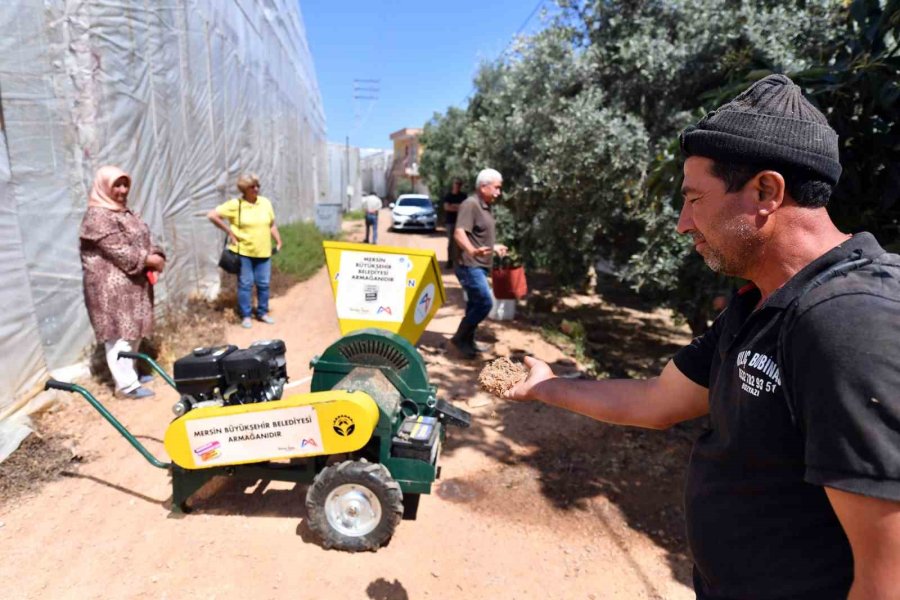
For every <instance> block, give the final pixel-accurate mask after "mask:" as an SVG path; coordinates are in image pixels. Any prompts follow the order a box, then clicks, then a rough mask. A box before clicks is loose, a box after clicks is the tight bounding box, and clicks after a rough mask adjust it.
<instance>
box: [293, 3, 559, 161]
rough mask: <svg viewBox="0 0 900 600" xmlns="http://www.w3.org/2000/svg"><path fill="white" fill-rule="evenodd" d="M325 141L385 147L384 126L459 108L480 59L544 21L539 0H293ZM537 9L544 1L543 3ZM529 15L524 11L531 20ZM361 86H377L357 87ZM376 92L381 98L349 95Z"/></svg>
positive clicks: (393, 127) (388, 129) (419, 121)
mask: <svg viewBox="0 0 900 600" xmlns="http://www.w3.org/2000/svg"><path fill="white" fill-rule="evenodd" d="M299 1H300V10H301V12H302V14H303V20H304V23H305V25H306V37H307V41H308V43H309V47H310V52H311V53H312V57H313V63H314V64H315V68H316V77H317V79H318V82H319V90H320V92H321V94H322V103H323V105H324V109H325V120H326V127H327V131H328V140H329V141H332V142H341V143H343V142H344V141H345V137H346V136H349V137H350V145H351V146H358V147H362V148H390V147H391V141H390V137H389V136H390V134H391V133H393V132H394V131H397V130H398V129H402V128H404V127H422V126H423V125H424V124H425V122H426V121H428V120H429V119H430V118H431V117H432V116H433V114H434V113H435V112H444V111H446V110H447V108H448V107H449V106H460V107H462V106H465V104H466V99H467V98H468V96H469V95H470V94H471V93H472V80H473V77H474V75H475V73H476V71H477V69H478V65H479V64H480V63H481V62H482V61H485V60H487V61H491V60H494V59H496V58H497V57H499V56H500V55H502V53H503V52H504V50H506V48H507V46H508V45H509V43H510V41H511V40H512V39H513V37H514V35H515V34H516V33H517V32H519V31H520V30H521V32H522V33H529V32H533V31H536V30H538V29H540V28H541V26H542V23H541V16H540V15H541V8H543V7H547V8H552V7H553V2H552V1H550V0H545V1H544V2H540V1H539V0H419V1H413V0H299ZM539 7H540V8H539ZM529 16H530V19H529ZM365 79H376V80H379V81H378V83H375V84H372V83H366V82H358V83H357V87H363V88H377V89H378V91H377V92H371V91H367V90H359V91H356V92H355V91H354V80H365ZM355 95H356V96H377V100H370V99H354V96H355Z"/></svg>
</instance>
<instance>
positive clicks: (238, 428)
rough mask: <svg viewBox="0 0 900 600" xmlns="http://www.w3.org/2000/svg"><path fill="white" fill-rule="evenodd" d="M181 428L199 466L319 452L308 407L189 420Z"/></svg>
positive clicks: (315, 422)
mask: <svg viewBox="0 0 900 600" xmlns="http://www.w3.org/2000/svg"><path fill="white" fill-rule="evenodd" d="M185 426H186V427H187V433H188V441H189V443H190V446H191V451H192V452H193V455H194V463H195V464H197V465H202V466H211V465H217V464H220V463H235V462H243V461H248V460H271V459H276V458H286V457H289V456H298V455H302V454H317V453H320V452H322V437H321V435H320V434H319V420H318V418H317V415H316V410H315V409H314V408H313V407H312V406H296V407H292V408H279V409H275V410H267V411H260V412H250V413H241V414H239V415H228V416H224V417H210V418H208V419H192V420H190V421H188V422H187V423H185Z"/></svg>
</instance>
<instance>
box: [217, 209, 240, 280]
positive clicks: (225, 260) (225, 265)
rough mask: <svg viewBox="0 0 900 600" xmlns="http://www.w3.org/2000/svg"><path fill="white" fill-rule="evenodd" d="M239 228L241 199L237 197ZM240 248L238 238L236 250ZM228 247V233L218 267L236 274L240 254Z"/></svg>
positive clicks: (238, 272) (237, 272)
mask: <svg viewBox="0 0 900 600" xmlns="http://www.w3.org/2000/svg"><path fill="white" fill-rule="evenodd" d="M240 228H241V200H240V198H239V199H238V229H240ZM240 250H241V241H240V239H238V252H240ZM238 252H234V251H232V250H229V249H228V235H226V236H225V247H224V248H222V255H221V256H220V257H219V268H220V269H222V270H223V271H225V272H226V273H231V274H232V275H238V274H240V272H241V255H240V254H238Z"/></svg>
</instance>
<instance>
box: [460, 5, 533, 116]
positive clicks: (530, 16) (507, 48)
mask: <svg viewBox="0 0 900 600" xmlns="http://www.w3.org/2000/svg"><path fill="white" fill-rule="evenodd" d="M546 1H547V0H538V3H537V4H536V5H535V6H534V8H533V9H531V12H530V13H528V16H527V17H525V20H524V21H523V22H522V24H521V25H519V28H518V29H517V30H516V32H515V33H514V34H513V36H512V37H511V38H510V40H509V42H507V44H506V47H505V48H503V51H502V52H501V53H500V56H501V57H502V56H504V55H505V54H506V53H507V51H508V50H509V47H510V46H511V45H512V43H513V41H514V40H515V39H516V38H517V37H518V36H519V34H520V33H522V31H524V29H525V28H526V27H527V26H528V23H529V22H531V19H532V18H533V17H534V15H536V14H537V12H538V11H539V10H540V9H541V7H542V6H544V3H545V2H546ZM474 92H475V82H474V81H473V82H472V89H471V90H469V93H468V94H466V95H465V96H464V97H463V99H462V100H460V102H459V103H460V104H462V103H463V102H465V101H466V98H468V97H469V96H471V95H472V94H473V93H474Z"/></svg>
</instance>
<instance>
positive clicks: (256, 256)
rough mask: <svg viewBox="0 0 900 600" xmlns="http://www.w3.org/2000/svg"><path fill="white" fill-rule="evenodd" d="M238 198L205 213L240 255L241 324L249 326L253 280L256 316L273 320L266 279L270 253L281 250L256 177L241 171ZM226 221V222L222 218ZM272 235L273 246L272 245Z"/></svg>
mask: <svg viewBox="0 0 900 600" xmlns="http://www.w3.org/2000/svg"><path fill="white" fill-rule="evenodd" d="M237 188H238V191H240V192H241V197H240V198H232V199H231V200H228V201H226V202H223V203H222V204H220V205H219V206H217V207H215V208H214V209H212V210H211V211H209V213H208V214H207V215H206V216H207V217H208V218H209V220H210V221H212V223H213V225H215V226H216V227H218V228H219V229H221V230H222V231H224V232H225V233H226V234H228V240H229V241H230V242H231V243H230V245H229V246H228V248H229V249H231V251H232V252H235V253H237V254H238V255H240V257H241V272H240V274H239V275H238V285H237V288H238V293H237V300H238V311H240V313H241V326H242V327H244V328H247V329H249V328H250V327H252V326H253V323H252V321H251V320H250V317H251V315H252V314H253V306H252V301H253V285H254V284H256V318H257V319H259V320H260V321H262V322H263V323H268V324H269V325H272V324H274V323H275V319H273V318H272V317H271V316H270V315H269V282H270V281H271V278H272V255H273V254H275V252H278V251H279V250H281V234H280V233H279V232H278V226H277V225H275V211H274V209H273V208H272V202H271V201H270V200H269V199H268V198H266V197H265V196H260V195H259V177H257V176H256V175H254V174H252V173H251V174H249V175H242V176H241V177H240V178H239V179H238V181H237ZM226 220H227V221H228V223H226V222H225V221H226ZM272 238H275V247H274V248H273V247H272Z"/></svg>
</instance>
